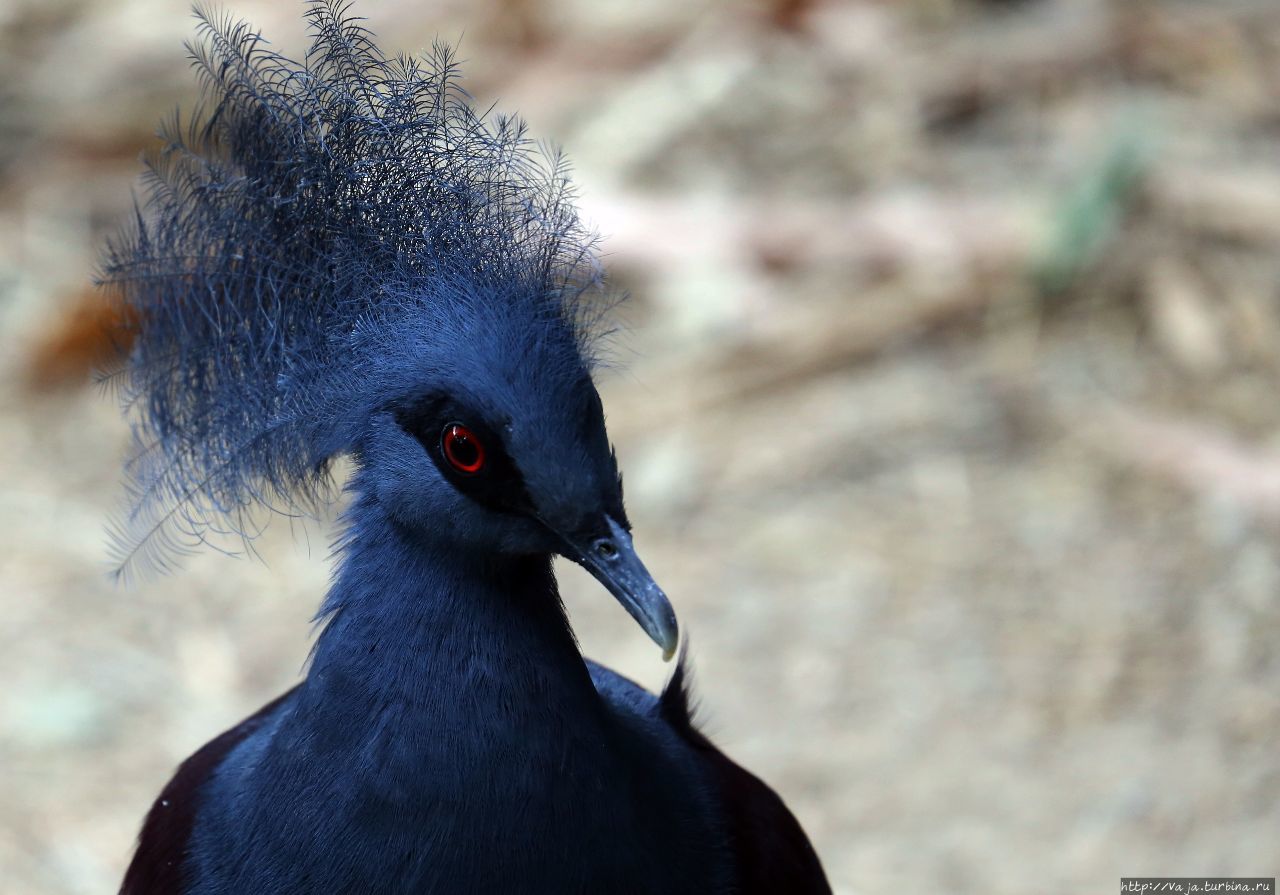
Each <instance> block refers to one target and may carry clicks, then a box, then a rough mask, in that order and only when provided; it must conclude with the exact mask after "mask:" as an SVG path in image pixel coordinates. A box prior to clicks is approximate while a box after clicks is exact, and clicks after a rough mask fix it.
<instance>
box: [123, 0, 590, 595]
mask: <svg viewBox="0 0 1280 895" xmlns="http://www.w3.org/2000/svg"><path fill="white" fill-rule="evenodd" d="M196 17H197V19H198V23H199V24H198V39H197V40H196V41H195V42H194V43H192V44H190V45H189V46H188V50H189V52H190V55H191V59H192V64H193V67H194V69H195V70H196V72H197V73H198V76H199V79H200V82H201V85H202V88H203V94H202V99H201V101H200V103H199V105H198V106H197V107H196V109H195V110H194V112H193V114H192V115H191V116H190V118H189V120H183V119H182V118H180V117H179V116H178V115H175V116H174V117H173V118H172V119H171V120H170V121H168V122H167V123H166V124H165V125H164V126H163V128H162V131H161V138H162V140H163V141H164V143H163V147H162V148H161V149H160V150H159V151H158V152H156V153H155V154H154V155H152V156H151V157H150V158H148V160H147V164H146V171H145V173H144V195H143V198H142V200H141V201H140V202H139V203H138V208H137V213H136V215H135V220H134V223H133V225H132V226H131V227H130V228H129V229H128V231H127V232H125V233H124V234H122V235H121V236H120V237H118V238H117V239H116V240H114V241H113V242H112V243H111V245H110V246H109V247H108V250H107V253H106V257H105V260H104V263H103V271H102V276H101V279H102V281H103V282H104V283H105V284H106V285H107V286H109V287H111V288H112V289H113V291H114V293H115V294H116V295H117V296H118V297H119V300H120V301H121V302H123V304H124V309H123V310H124V311H126V314H125V315H124V319H127V320H130V321H133V324H134V326H135V327H136V333H135V341H134V349H133V352H132V354H131V356H130V359H129V361H128V363H127V366H126V367H124V368H123V369H122V370H120V371H119V372H118V382H119V384H120V386H121V389H122V396H123V400H124V404H125V406H126V408H127V412H128V413H129V414H130V416H131V419H132V422H133V426H134V430H135V434H136V438H137V449H136V451H135V452H134V454H133V456H132V458H131V459H130V460H129V463H128V464H127V466H126V475H127V478H128V482H129V494H130V501H129V507H128V509H127V510H126V512H125V513H124V515H123V517H122V518H121V520H120V521H119V524H118V525H117V526H116V530H115V545H116V548H117V551H118V560H119V564H118V568H119V570H120V571H121V572H127V571H130V570H132V569H137V568H158V569H165V568H167V567H168V566H169V565H170V564H171V563H172V561H173V560H174V558H175V557H176V556H177V555H180V554H181V553H183V552H184V551H188V550H191V549H194V548H196V547H198V546H199V545H201V544H204V543H206V542H209V541H210V540H217V539H216V538H215V537H214V536H216V535H221V534H224V533H229V534H232V535H236V536H239V537H240V538H241V539H242V540H244V541H245V543H251V541H252V539H253V537H254V536H255V534H256V533H257V531H258V528H257V525H256V524H255V522H254V521H253V519H254V518H255V516H254V511H255V509H256V508H258V507H261V506H266V507H269V508H271V509H273V510H276V511H280V512H286V513H298V512H306V511H308V510H309V509H311V508H313V507H314V506H315V505H316V504H317V502H322V501H325V500H327V499H329V498H330V497H331V496H332V494H333V490H334V489H333V485H332V482H331V476H330V465H331V463H332V461H333V460H334V458H335V457H337V456H340V455H341V454H343V453H344V452H346V451H348V450H350V449H351V448H352V446H353V439H355V438H356V437H357V435H358V422H359V421H360V420H361V419H363V418H367V414H368V413H369V412H370V410H371V408H374V407H376V406H378V402H379V401H380V400H384V399H385V395H386V390H387V389H388V388H389V387H390V385H391V383H390V382H389V380H391V379H394V376H395V363H396V361H395V358H396V357H397V356H408V355H412V354H413V353H414V351H415V350H418V349H420V348H421V347H422V346H421V339H420V337H419V336H418V335H417V334H418V333H420V331H421V330H422V328H423V327H424V326H429V325H431V321H433V320H438V319H440V317H441V315H442V314H446V315H447V314H458V313H465V312H466V307H467V305H468V304H472V305H474V304H476V303H494V302H504V301H506V302H511V301H522V302H526V303H528V302H535V303H537V304H538V307H539V313H545V314H546V315H551V316H554V317H555V318H557V319H559V320H563V321H565V322H566V323H567V324H568V325H569V326H570V327H571V328H572V330H573V331H574V333H575V334H576V336H577V338H578V341H579V343H580V346H581V350H582V354H583V357H584V358H589V357H590V352H591V347H590V346H591V344H592V339H593V337H594V336H595V335H596V326H595V323H596V320H597V318H598V317H599V316H600V314H601V313H602V311H603V309H604V308H605V307H607V304H608V303H607V302H602V301H600V300H599V299H600V298H601V296H602V290H601V288H600V284H601V275H600V268H599V264H598V261H597V258H596V256H595V251H594V238H593V236H592V234H591V233H590V232H589V231H588V230H587V229H586V228H584V227H583V225H582V224H581V223H580V222H579V219H578V217H577V214H576V211H575V208H574V195H573V191H572V187H571V184H570V182H569V179H568V176H567V171H566V166H565V164H564V160H563V158H561V157H560V156H558V155H556V154H554V153H550V152H547V151H545V150H543V149H541V148H539V147H538V146H536V145H535V144H533V143H531V142H530V140H529V139H528V137H527V136H526V133H525V129H524V125H523V124H522V123H521V122H520V121H518V120H517V119H514V118H508V117H502V116H493V115H489V114H487V113H481V112H478V111H477V110H476V109H475V108H474V106H473V104H472V102H471V99H470V97H468V96H467V94H466V93H465V92H464V91H463V90H462V89H461V88H460V87H459V86H458V82H457V72H456V68H455V62H454V58H453V56H452V54H451V52H450V50H449V49H448V48H447V47H445V46H443V45H439V44H437V45H436V46H435V47H434V48H433V49H432V51H431V52H430V53H428V54H427V55H426V56H425V57H424V58H421V59H418V58H408V57H401V58H388V57H386V56H384V55H383V54H382V53H381V52H380V51H379V50H378V48H377V47H376V46H375V44H374V42H373V37H372V35H371V34H370V33H369V31H367V30H366V29H365V28H364V27H363V26H362V25H361V24H360V21H359V20H357V19H355V18H353V17H351V16H350V15H349V13H348V12H347V9H346V7H345V6H344V5H341V4H339V3H336V2H333V0H312V2H309V3H308V6H307V13H306V18H307V21H308V25H309V29H310V32H311V35H312V43H311V47H310V49H309V50H308V52H307V53H306V55H305V57H304V58H303V60H302V61H301V62H295V61H291V60H289V59H287V58H285V57H283V56H282V55H279V54H278V53H276V52H274V51H272V50H271V49H270V47H269V46H268V44H267V43H266V41H264V40H263V39H262V37H261V36H260V35H259V34H258V33H257V32H256V31H255V30H253V29H252V28H251V27H250V26H249V25H247V24H244V23H240V22H235V21H232V20H230V19H227V18H225V17H220V16H218V15H215V14H213V13H211V12H209V11H208V10H205V9H203V8H199V7H197V9H196ZM415 340H416V341H415Z"/></svg>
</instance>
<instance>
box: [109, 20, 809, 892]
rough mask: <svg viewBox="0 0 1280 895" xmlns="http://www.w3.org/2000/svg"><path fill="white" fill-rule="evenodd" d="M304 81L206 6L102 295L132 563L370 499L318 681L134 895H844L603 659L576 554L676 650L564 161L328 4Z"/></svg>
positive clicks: (303, 687) (225, 771)
mask: <svg viewBox="0 0 1280 895" xmlns="http://www.w3.org/2000/svg"><path fill="white" fill-rule="evenodd" d="M306 9H307V12H306V17H307V20H308V23H309V29H310V32H311V35H312V44H311V46H310V49H309V51H308V52H307V53H306V55H305V57H304V58H303V59H302V61H301V62H298V61H292V60H290V59H287V58H285V57H283V56H281V55H279V54H278V53H276V52H275V51H273V50H271V49H270V47H269V46H268V45H267V44H266V43H265V42H264V41H263V40H262V39H261V38H260V37H259V35H258V34H257V33H256V32H254V31H253V30H252V29H251V28H250V27H248V26H247V25H245V24H242V23H236V22H233V21H230V20H227V19H225V18H219V17H217V16H214V15H211V14H209V13H208V12H205V11H202V10H200V9H197V17H198V21H199V25H198V28H199V40H197V41H196V42H195V43H194V44H192V45H191V46H189V50H190V53H191V57H192V59H193V62H194V66H195V68H196V70H197V71H198V72H199V76H200V78H201V80H202V83H203V88H204V90H203V99H202V100H201V104H200V106H199V107H198V108H197V109H196V111H195V112H194V113H193V114H192V116H191V117H190V120H184V119H180V118H178V117H177V116H175V117H174V118H173V119H172V120H171V121H169V122H168V123H167V124H166V126H165V127H164V128H163V130H162V137H163V140H164V146H163V148H162V149H161V150H159V151H158V152H157V153H156V154H155V155H154V156H153V157H151V158H150V159H149V160H148V164H147V170H146V174H145V178H146V193H145V197H144V199H143V200H142V201H141V202H140V203H139V208H138V210H137V213H136V215H135V217H134V220H133V223H132V224H131V225H130V226H129V227H128V228H126V230H125V232H124V233H122V234H121V235H120V236H118V237H117V238H116V239H115V240H113V242H112V243H111V244H110V246H109V247H108V249H107V251H106V254H105V258H104V262H103V271H102V280H103V281H104V282H105V283H106V284H107V285H108V286H109V287H111V288H112V289H113V290H114V291H115V293H116V294H117V295H118V296H119V297H120V299H119V300H120V301H121V302H122V303H123V305H122V309H123V310H122V316H123V318H124V319H126V320H129V321H131V322H132V326H133V327H134V329H135V330H136V332H135V333H134V334H133V335H134V347H133V350H132V352H131V355H130V357H129V358H128V360H127V362H126V363H125V365H124V366H123V367H122V368H121V369H120V370H119V371H117V373H116V377H117V379H118V381H119V383H120V385H121V388H122V390H123V397H124V400H125V403H126V406H127V408H128V410H129V413H130V414H131V418H132V420H133V425H134V430H135V433H136V436H137V450H136V452H135V454H134V455H133V456H132V457H131V459H130V460H129V462H128V465H127V467H126V469H127V473H128V480H129V482H130V486H131V489H132V501H131V506H130V508H129V509H128V510H127V512H126V513H125V515H124V517H123V518H122V519H121V520H120V524H119V526H118V529H117V531H116V534H117V544H118V546H119V548H120V551H121V555H120V563H121V568H122V570H125V571H129V570H132V569H136V568H155V567H159V568H165V567H167V566H168V565H169V564H171V562H172V561H173V558H174V556H175V554H178V553H181V552H183V551H186V550H190V549H195V548H197V547H198V546H200V545H201V544H204V543H206V542H210V541H215V542H216V540H217V538H216V537H215V536H216V535H219V534H224V533H227V532H231V533H233V534H236V535H239V536H240V537H242V538H243V540H244V542H245V543H246V544H248V545H250V546H251V545H252V540H253V537H254V535H255V534H256V532H257V530H258V529H257V527H256V526H257V524H258V523H257V522H255V519H261V518H262V517H261V515H256V514H255V511H256V510H259V509H261V508H266V509H267V510H268V511H277V512H283V513H301V512H307V511H309V510H310V509H312V508H314V507H315V506H317V505H319V504H320V503H322V502H324V501H327V500H330V499H332V498H334V497H335V496H336V495H335V494H334V493H333V488H334V485H333V484H332V481H333V474H332V470H331V467H332V465H333V463H334V462H335V461H336V460H338V459H339V458H349V459H350V461H351V468H352V472H351V475H350V476H349V478H348V484H347V485H346V488H347V489H348V490H349V491H350V492H351V500H350V504H349V508H348V509H347V510H346V511H345V515H344V517H343V526H344V528H343V531H344V534H343V536H342V537H341V539H340V541H339V543H338V546H337V557H338V563H337V570H336V572H335V576H334V580H333V583H332V586H331V589H330V590H329V592H328V594H327V596H326V597H325V599H324V603H323V605H322V608H321V610H320V613H319V616H318V618H319V619H320V620H322V622H323V628H322V631H321V633H320V634H319V636H318V638H317V641H316V644H315V647H314V651H313V654H312V657H311V661H310V664H309V666H308V669H307V672H306V675H305V678H304V679H303V681H302V682H301V683H300V684H299V685H298V686H297V687H295V688H294V689H293V690H291V691H289V692H288V693H286V694H285V695H283V696H281V697H280V698H279V699H277V700H275V701H274V702H272V703H271V704H269V705H267V706H266V707H264V708H263V709H262V710H261V711H259V712H258V713H257V714H255V715H253V716H252V717H250V718H249V719H247V720H245V721H244V722H242V723H241V724H239V725H238V726H236V727H234V728H232V729H231V730H229V731H227V732H225V733H223V734H222V735H221V736H219V737H217V738H216V739H214V740H213V741H211V742H210V743H208V744H207V745H206V746H204V747H203V748H201V749H200V750H199V751H197V752H196V753H195V754H194V755H193V756H191V758H189V759H188V760H187V761H186V762H184V763H183V764H182V765H181V766H180V767H179V769H178V771H177V773H176V775H175V776H174V777H173V779H172V780H171V781H170V782H169V784H168V785H167V786H166V787H165V788H164V790H163V791H162V793H161V794H160V797H159V798H158V799H157V800H156V801H155V803H154V805H153V807H152V808H151V810H150V813H149V814H148V815H147V817H146V820H145V822H144V824H143V828H142V832H141V835H140V837H139V843H138V848H137V851H136V854H135V856H134V858H133V861H132V863H131V865H130V866H129V868H128V871H127V873H126V876H125V879H124V882H123V886H122V889H121V892H122V893H125V895H161V893H163V895H175V893H184V895H283V893H298V895H316V893H409V892H412V893H460V892H469V893H470V892H501V893H513V892H530V893H631V892H634V893H651V892H652V893H657V892H662V893H820V892H828V891H830V890H829V887H828V885H827V882H826V880H825V878H824V875H823V871H822V868H821V866H820V863H819V861H818V858H817V856H816V855H815V853H814V851H813V848H812V846H811V845H810V844H809V841H808V839H807V838H806V837H805V834H804V832H803V831H802V830H801V828H800V826H799V824H798V823H797V822H796V820H795V818H794V817H793V816H792V815H791V813H790V812H789V811H788V810H787V808H786V807H785V805H784V804H783V802H782V801H781V800H780V799H779V798H778V796H777V795H776V794H775V793H774V792H773V791H772V790H770V789H769V788H768V787H767V786H766V785H765V784H764V783H762V782H761V781H760V780H758V779H757V778H756V777H754V776H752V775H751V774H750V773H748V772H747V771H745V770H743V769H742V768H741V767H739V766H738V765H736V764H734V763H733V762H732V761H731V760H730V759H728V758H727V757H725V755H723V754H722V753H721V752H720V751H718V750H717V749H716V747H715V746H714V745H712V743H711V742H710V741H709V740H708V739H707V738H706V737H705V736H704V735H702V734H701V733H700V732H699V731H698V730H697V729H696V728H695V726H694V724H693V722H692V721H691V718H690V712H689V705H688V697H687V691H686V687H685V671H684V665H683V656H682V657H681V662H680V663H678V664H677V666H676V670H675V673H674V674H673V676H672V679H671V681H670V683H669V685H668V686H667V687H666V689H665V690H664V691H663V692H662V694H661V695H658V696H655V695H653V694H651V693H648V692H646V691H644V690H642V689H641V688H639V687H638V686H636V685H635V684H633V683H631V682H630V681H628V680H626V679H624V678H622V677H620V676H619V675H617V674H615V673H614V672H612V671H610V670H609V669H607V668H603V667H601V666H599V665H597V664H594V663H592V662H590V661H588V660H585V659H584V658H583V657H582V655H581V653H580V652H579V649H578V646H577V644H576V642H575V640H574V636H573V632H572V631H571V629H570V626H569V623H568V621H567V619H566V616H565V612H564V608H563V606H562V604H561V600H560V597H559V594H558V591H557V588H556V581H555V578H554V576H553V573H552V557H553V556H555V555H557V554H558V555H561V556H565V557H568V558H569V559H571V560H573V561H574V562H577V563H580V564H581V565H582V566H584V567H585V568H587V569H588V570H589V571H590V572H591V574H592V575H594V576H595V577H596V578H597V579H598V580H599V581H600V583H601V584H602V585H603V586H604V587H605V588H606V589H607V590H608V591H609V592H610V593H611V594H612V595H613V596H614V597H615V598H616V599H617V600H618V601H619V602H620V603H621V604H622V606H623V607H625V609H626V610H627V612H629V613H630V614H631V615H632V616H633V617H634V619H635V620H636V622H637V623H638V624H639V625H640V626H641V627H642V628H643V629H644V630H645V631H646V632H647V633H648V634H649V636H650V637H652V638H653V640H654V641H655V642H656V643H657V644H658V645H659V646H660V647H661V648H662V650H663V652H664V654H665V655H666V656H667V657H668V658H669V657H670V656H671V655H672V654H673V653H674V652H675V650H676V647H677V624H676V618H675V614H674V612H673V610H672V607H671V604H670V603H669V602H668V600H667V597H666V596H665V595H664V593H663V592H662V590H660V589H659V587H658V586H657V584H656V583H655V582H654V580H653V578H652V577H651V576H650V574H649V572H648V571H646V569H645V567H644V565H643V564H642V563H641V561H640V559H639V558H638V556H637V554H636V552H635V549H634V546H633V544H632V539H631V534H630V524H629V522H628V520H627V515H626V512H625V510H624V508H623V498H622V482H621V478H620V476H619V472H618V465H617V460H616V457H615V455H614V452H613V450H612V448H611V446H610V442H609V439H608V436H607V434H606V430H605V420H604V412H603V409H602V406H601V401H600V397H599V395H598V394H597V392H596V389H595V386H594V385H593V382H592V370H593V369H594V368H595V367H596V366H597V364H598V355H599V352H600V344H601V339H602V338H603V336H604V335H605V334H606V333H607V324H606V323H605V320H606V314H607V312H608V311H609V309H610V304H611V300H610V298H609V293H608V292H607V291H606V290H605V288H604V286H603V280H602V274H601V270H600V266H599V263H598V261H597V257H596V254H595V251H594V245H593V237H592V234H591V233H590V231H589V230H587V229H586V228H585V227H584V226H583V225H582V223H581V222H580V221H579V218H578V216H577V213H576V211H575V208H574V201H573V200H574V196H573V192H572V190H571V188H570V184H569V181H568V178H567V176H566V170H565V166H564V163H563V161H562V160H561V159H560V158H559V157H558V156H555V155H552V154H549V153H546V152H543V151H541V150H539V149H538V148H537V147H536V146H534V145H533V144H531V143H530V141H529V140H528V138H527V137H526V136H525V132H524V129H523V126H522V125H521V124H520V123H519V122H518V121H516V120H514V119H510V118H502V117H492V116H489V115H487V114H481V113H479V112H477V111H476V110H475V109H474V108H473V106H472V104H471V102H470V100H469V98H468V97H467V95H466V94H465V93H464V92H463V91H462V90H461V89H460V88H459V87H458V86H457V82H456V72H455V66H454V62H453V59H452V57H451V55H450V53H449V51H448V50H447V49H446V48H444V47H441V46H437V47H436V48H435V49H434V50H433V51H432V52H431V53H430V54H428V56H427V57H426V58H425V59H415V58H407V57H401V58H388V57H386V56H384V55H383V54H382V53H381V52H380V51H379V50H378V48H377V47H376V46H375V44H374V43H373V39H372V35H371V34H370V33H369V32H368V31H367V30H366V29H365V28H364V27H363V26H361V24H360V22H359V20H357V19H354V18H352V17H351V16H350V15H349V14H348V12H347V10H346V8H345V7H343V6H341V5H338V4H337V3H335V2H333V0H312V2H310V3H308V5H307V7H306Z"/></svg>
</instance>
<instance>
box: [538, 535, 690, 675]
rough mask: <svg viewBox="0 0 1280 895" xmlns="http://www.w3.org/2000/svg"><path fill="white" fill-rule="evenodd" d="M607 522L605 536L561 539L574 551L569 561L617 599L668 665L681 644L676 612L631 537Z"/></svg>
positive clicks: (563, 536)
mask: <svg viewBox="0 0 1280 895" xmlns="http://www.w3.org/2000/svg"><path fill="white" fill-rule="evenodd" d="M605 522H606V525H607V529H608V531H607V532H606V533H605V534H604V535H596V536H594V537H590V538H583V539H574V538H569V537H566V536H565V535H563V534H562V535H561V537H562V538H564V540H565V542H566V543H567V544H568V545H569V546H570V547H571V548H572V550H573V554H572V555H571V556H570V558H571V559H573V560H575V561H576V562H577V563H578V564H579V565H581V566H582V567H583V568H584V569H586V570H587V571H588V572H590V573H591V574H592V575H594V576H595V577H596V579H597V580H598V581H599V582H600V583H601V584H603V585H604V586H605V588H607V589H608V591H609V593H611V594H613V595H614V597H615V598H617V600H618V602H619V603H621V604H622V606H623V608H624V609H626V610H627V612H629V613H631V617H632V618H634V619H635V620H636V621H637V622H638V623H639V624H640V627H642V628H644V632H645V633H646V634H648V635H649V636H650V637H652V638H653V642H654V643H656V644H658V646H660V647H662V658H663V660H668V661H669V660H670V659H671V657H672V656H673V655H675V651H676V645H677V643H678V642H679V640H680V628H679V625H678V624H677V623H676V613H675V610H674V609H672V608H671V603H670V601H669V600H667V595H666V594H664V593H663V592H662V588H660V587H658V585H657V582H655V581H654V580H653V576H652V575H650V574H649V570H648V569H646V568H645V567H644V563H642V562H640V557H638V556H636V550H635V547H634V546H633V545H632V543H631V535H630V534H629V533H628V532H627V530H626V529H625V528H623V527H622V526H621V525H619V524H618V523H617V522H615V521H614V520H613V519H612V518H610V517H608V516H606V517H605Z"/></svg>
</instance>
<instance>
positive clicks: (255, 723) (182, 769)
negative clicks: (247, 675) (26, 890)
mask: <svg viewBox="0 0 1280 895" xmlns="http://www.w3.org/2000/svg"><path fill="white" fill-rule="evenodd" d="M296 689H297V688H296V687H295V688H294V690H296ZM294 690H290V691H289V692H288V693H285V694H284V695H283V696H281V697H279V698H278V699H275V700H272V701H271V702H269V703H267V704H266V705H264V706H263V707H262V708H261V709H259V710H258V711H257V712H255V713H254V714H253V715H250V716H249V717H248V718H246V719H244V720H243V721H241V722H240V723H239V724H237V725H236V726H235V727H233V728H231V729H230V730H228V731H226V732H225V733H223V734H221V735H220V736H218V737H215V738H214V739H212V740H210V741H209V742H208V743H205V744H204V745H203V746H201V747H200V749H199V750H197V751H196V753H195V754H194V755H192V756H191V757H190V758H188V759H187V760H186V761H184V762H183V763H182V764H180V765H179V766H178V771H177V773H175V774H174V775H173V779H172V780H170V781H169V783H168V785H166V786H165V788H164V790H163V791H162V792H161V793H160V796H159V798H157V799H156V800H155V803H154V804H153V805H152V806H151V810H150V811H149V812H147V819H146V820H145V821H143V823H142V832H141V833H139V834H138V850H137V851H136V852H134V855H133V860H132V861H131V862H130V863H129V869H128V870H126V871H125V874H124V882H123V883H121V885H120V895H178V893H180V892H181V891H182V886H183V879H182V865H183V862H184V861H185V860H186V857H187V845H188V843H189V841H190V839H191V829H192V826H193V825H194V823H195V815H196V803H197V798H198V795H199V790H200V787H202V786H203V785H204V784H205V782H206V781H207V780H208V779H209V777H210V775H211V774H212V773H213V772H214V769H216V768H217V767H218V765H220V764H221V763H222V760H223V759H224V758H226V757H227V754H228V753H229V752H230V751H231V750H232V749H234V748H235V747H236V746H237V745H239V744H240V743H241V742H243V741H244V740H245V738H246V737H248V736H249V735H250V734H252V733H253V732H254V731H255V730H257V729H258V728H259V727H261V726H262V724H263V723H264V722H265V721H266V720H267V718H269V717H270V715H271V713H272V712H273V711H275V710H276V708H278V707H279V706H280V704H281V703H283V702H284V701H285V700H286V699H288V698H289V697H290V696H292V695H293V692H294Z"/></svg>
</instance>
